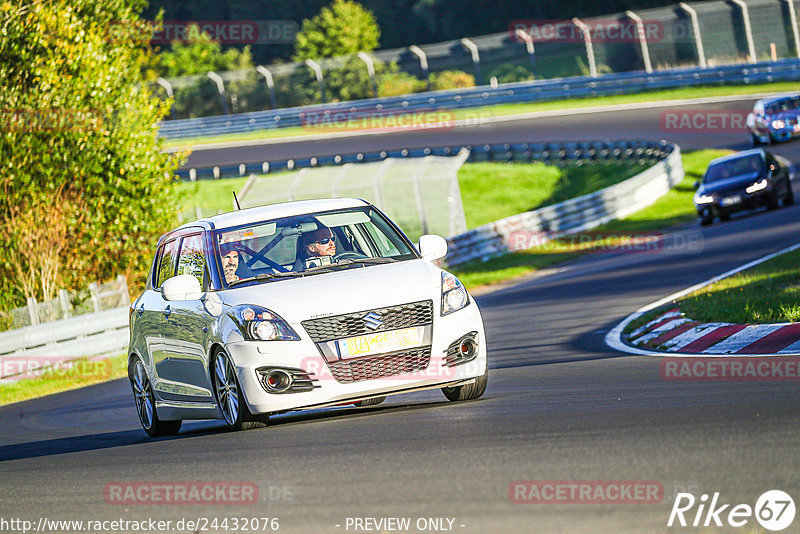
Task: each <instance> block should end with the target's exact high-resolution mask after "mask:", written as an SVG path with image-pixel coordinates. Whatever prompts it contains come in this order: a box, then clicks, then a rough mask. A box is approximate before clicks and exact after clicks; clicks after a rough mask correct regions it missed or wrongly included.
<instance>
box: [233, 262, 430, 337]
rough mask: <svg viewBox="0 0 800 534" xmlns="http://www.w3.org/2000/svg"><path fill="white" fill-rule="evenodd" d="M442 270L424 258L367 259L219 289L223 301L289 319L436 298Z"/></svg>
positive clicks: (349, 311)
mask: <svg viewBox="0 0 800 534" xmlns="http://www.w3.org/2000/svg"><path fill="white" fill-rule="evenodd" d="M440 294H441V270H440V269H439V268H437V267H435V266H434V265H433V264H431V263H429V262H428V261H426V260H421V259H417V260H408V261H401V262H397V263H390V264H385V265H380V264H379V265H370V266H366V267H359V268H352V269H348V270H345V271H336V272H331V273H321V274H315V275H311V276H307V277H303V278H291V279H285V280H274V281H270V282H264V283H260V284H255V285H251V286H246V287H241V288H234V289H228V290H225V291H221V292H220V293H219V296H220V297H221V299H222V301H223V303H224V304H227V305H229V306H235V305H238V304H252V305H259V306H264V307H265V308H268V309H270V310H271V311H273V312H275V313H277V314H278V315H280V316H281V317H283V318H284V319H285V320H287V321H288V322H290V323H299V322H301V321H304V320H306V319H311V318H316V317H325V316H330V315H339V314H342V313H351V312H357V311H365V310H370V309H373V308H380V307H384V306H392V305H396V304H405V303H408V302H417V301H420V300H427V299H434V300H436V299H437V298H439V296H440Z"/></svg>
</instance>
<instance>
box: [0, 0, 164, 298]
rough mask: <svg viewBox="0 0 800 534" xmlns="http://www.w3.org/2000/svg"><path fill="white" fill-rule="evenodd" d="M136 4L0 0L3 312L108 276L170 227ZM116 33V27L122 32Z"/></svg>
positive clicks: (136, 275) (138, 0) (141, 264)
mask: <svg viewBox="0 0 800 534" xmlns="http://www.w3.org/2000/svg"><path fill="white" fill-rule="evenodd" d="M143 4H144V0H32V1H28V2H25V3H21V2H19V1H18V0H13V1H12V0H0V110H1V111H0V161H2V169H3V170H2V173H0V189H2V191H3V195H2V196H0V309H8V308H10V307H14V306H17V305H20V304H24V303H25V297H36V298H37V299H48V298H52V297H53V294H54V292H55V290H56V289H58V288H68V289H79V288H82V287H84V286H85V285H86V284H87V283H88V282H91V281H95V280H106V279H110V278H112V277H114V276H115V275H117V274H125V275H127V276H128V279H129V282H130V283H131V285H132V287H133V288H136V287H141V286H142V282H143V280H144V278H145V276H146V273H147V268H148V266H149V262H150V259H151V257H152V253H153V249H154V245H155V242H156V240H157V238H158V236H159V235H161V234H162V233H163V232H164V231H166V230H168V229H169V227H170V226H171V225H172V224H174V222H175V218H176V208H175V187H174V186H175V180H174V171H175V169H176V167H177V165H178V164H179V159H178V158H177V157H175V156H171V155H167V154H162V153H161V151H160V142H159V140H158V123H159V121H160V120H161V119H162V118H163V117H164V115H165V114H166V112H167V108H168V106H169V103H168V102H162V101H161V100H160V99H158V98H157V97H156V96H155V95H153V94H152V93H151V91H150V90H149V89H148V87H149V86H150V84H149V83H147V82H148V81H149V80H148V79H147V78H146V77H145V75H144V74H143V72H146V70H147V69H146V67H147V65H149V64H150V62H151V61H152V60H151V57H150V49H149V47H148V45H147V43H146V39H147V38H148V35H147V32H140V31H138V30H136V31H129V30H131V29H136V28H140V27H141V21H140V19H139V18H138V15H137V13H139V12H140V11H141V9H142V7H143ZM120 29H122V31H120Z"/></svg>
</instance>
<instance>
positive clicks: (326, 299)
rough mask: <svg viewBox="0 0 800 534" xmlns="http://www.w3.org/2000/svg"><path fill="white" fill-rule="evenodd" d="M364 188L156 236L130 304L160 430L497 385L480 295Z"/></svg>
mask: <svg viewBox="0 0 800 534" xmlns="http://www.w3.org/2000/svg"><path fill="white" fill-rule="evenodd" d="M446 252H447V243H446V242H445V240H444V239H443V238H441V237H439V236H432V235H425V236H422V237H421V238H420V240H419V244H418V248H415V246H414V245H413V244H412V243H411V242H410V241H409V239H408V238H407V237H406V236H405V235H404V234H403V232H402V231H400V230H399V229H398V228H397V226H395V225H394V224H393V223H392V222H391V221H390V220H389V219H388V218H387V217H386V216H385V215H384V214H382V213H381V212H380V211H379V210H378V209H377V208H375V206H373V205H371V204H369V203H368V202H365V201H363V200H355V199H336V200H313V201H303V202H291V203H286V204H278V205H272V206H265V207H259V208H251V209H246V210H240V211H235V212H232V213H226V214H222V215H217V216H215V217H211V218H208V219H203V220H200V221H197V222H193V223H189V224H185V225H183V226H181V227H180V228H177V229H175V230H173V231H171V232H169V233H167V234H165V235H164V236H163V237H162V238H161V239H160V240H159V243H158V248H157V252H156V255H155V259H154V261H153V266H152V268H151V270H150V274H149V277H148V282H147V287H146V289H145V291H144V293H142V295H141V296H139V298H137V299H136V301H135V302H134V303H133V304H132V305H131V320H130V326H131V329H130V330H131V339H130V351H129V362H128V376H129V378H130V381H131V386H132V388H133V394H134V398H135V402H136V408H137V411H138V414H139V419H140V420H141V423H142V426H143V427H144V429H145V431H146V432H147V433H148V434H149V435H151V436H155V435H161V434H170V433H176V432H178V431H179V430H180V426H181V421H182V420H184V419H224V421H225V422H226V424H227V425H228V426H229V427H230V428H231V429H236V430H238V429H243V428H251V427H254V426H260V425H263V424H264V423H265V422H266V420H267V418H268V417H269V415H270V414H276V413H281V412H287V411H291V410H301V409H308V408H320V407H324V406H331V405H340V404H348V403H353V404H357V405H362V406H363V405H369V404H378V403H379V402H381V401H382V400H383V399H384V398H385V396H386V395H390V394H395V393H404V392H408V391H416V390H421V389H427V388H441V389H442V391H443V392H444V394H445V396H446V397H447V398H448V399H450V400H453V401H456V400H469V399H475V398H478V397H480V396H481V395H483V393H484V391H485V389H486V383H487V377H488V367H487V359H486V341H485V336H484V330H483V321H482V319H481V314H480V311H479V310H478V306H477V305H476V304H475V302H474V301H473V300H472V298H471V297H470V296H469V294H468V293H467V291H466V290H465V289H464V286H463V285H462V284H461V282H460V281H459V280H458V279H457V278H456V277H455V276H453V275H452V274H450V273H448V272H446V271H443V270H442V269H440V268H438V267H437V266H435V265H434V264H433V263H432V261H433V260H436V259H439V258H442V257H444V255H445V254H446Z"/></svg>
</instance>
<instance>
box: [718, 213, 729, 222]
mask: <svg viewBox="0 0 800 534" xmlns="http://www.w3.org/2000/svg"><path fill="white" fill-rule="evenodd" d="M719 220H720V221H730V220H731V214H730V213H723V214H722V215H720V216H719Z"/></svg>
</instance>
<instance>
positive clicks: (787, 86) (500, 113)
mask: <svg viewBox="0 0 800 534" xmlns="http://www.w3.org/2000/svg"><path fill="white" fill-rule="evenodd" d="M796 90H797V83H796V82H776V83H769V84H760V85H726V86H701V87H682V88H677V89H665V90H660V91H650V92H644V93H635V94H629V95H612V96H603V97H592V98H575V99H571V100H554V101H549V102H532V103H528V104H502V105H497V106H486V107H482V108H473V109H464V110H457V111H456V112H455V114H454V116H453V119H454V120H461V119H467V120H471V119H475V120H479V119H480V118H488V117H504V116H509V115H519V114H522V113H532V112H537V111H553V110H559V109H576V108H583V107H594V106H612V105H619V104H629V103H638V102H656V101H664V100H680V99H685V98H702V97H714V96H731V95H748V94H757V93H773V92H783V91H787V92H788V91H791V92H794V91H796ZM325 131H326V130H324V129H318V128H301V127H295V128H283V129H280V130H260V131H256V132H246V133H241V134H227V135H216V136H207V137H195V138H190V139H169V140H167V139H165V140H164V145H163V146H164V147H165V148H175V147H184V146H194V145H203V144H209V143H222V142H235V141H248V140H255V139H279V138H284V137H296V136H304V135H316V134H320V133H325Z"/></svg>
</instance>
